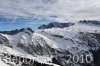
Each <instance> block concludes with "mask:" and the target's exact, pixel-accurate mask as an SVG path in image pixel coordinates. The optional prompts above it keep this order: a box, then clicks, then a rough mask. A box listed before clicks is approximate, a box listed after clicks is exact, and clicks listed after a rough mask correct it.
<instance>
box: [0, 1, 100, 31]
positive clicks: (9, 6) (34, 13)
mask: <svg viewBox="0 0 100 66" xmlns="http://www.w3.org/2000/svg"><path fill="white" fill-rule="evenodd" d="M81 19H82V20H84V19H91V20H100V0H0V25H2V26H0V30H2V29H5V30H7V29H8V28H9V29H11V28H12V29H15V28H19V27H20V28H22V27H28V26H32V27H33V28H35V26H36V27H37V25H38V26H39V25H40V24H42V23H47V22H53V21H58V22H68V21H67V20H72V21H73V20H81ZM5 22H6V23H5ZM23 22H24V23H23ZM34 22H35V23H34ZM8 23H11V24H9V25H8ZM13 23H15V24H13ZM16 23H17V24H16ZM19 23H20V24H19ZM26 23H27V24H28V25H27V24H26ZM36 23H37V24H36Z"/></svg>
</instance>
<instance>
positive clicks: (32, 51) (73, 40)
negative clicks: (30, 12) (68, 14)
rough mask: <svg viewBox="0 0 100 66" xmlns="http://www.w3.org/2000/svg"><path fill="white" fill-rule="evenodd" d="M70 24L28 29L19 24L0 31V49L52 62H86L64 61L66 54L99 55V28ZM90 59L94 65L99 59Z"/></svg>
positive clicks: (72, 65) (75, 65) (40, 60)
mask: <svg viewBox="0 0 100 66" xmlns="http://www.w3.org/2000/svg"><path fill="white" fill-rule="evenodd" d="M83 27H90V26H80V25H79V26H78V25H73V26H70V27H66V28H50V29H44V30H43V29H42V30H41V29H38V30H35V31H33V30H31V28H23V29H20V30H15V31H7V32H1V33H0V36H1V37H0V47H1V51H0V52H6V53H8V54H14V55H15V56H19V55H21V56H22V57H25V58H29V59H32V60H35V61H37V62H39V63H45V64H47V65H53V66H57V65H60V66H87V65H88V64H80V63H77V64H68V63H67V62H66V60H67V57H66V55H68V54H70V55H74V54H77V55H81V54H84V55H85V54H90V55H92V56H94V52H95V53H96V52H97V55H98V56H96V57H97V58H99V55H100V54H99V49H100V37H99V36H100V30H99V29H97V27H95V28H94V27H93V28H94V29H90V28H87V30H85V31H84V28H83ZM4 49H6V50H4ZM97 58H96V59H95V62H91V63H90V64H89V65H90V66H94V65H95V66H98V65H99V59H97Z"/></svg>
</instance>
